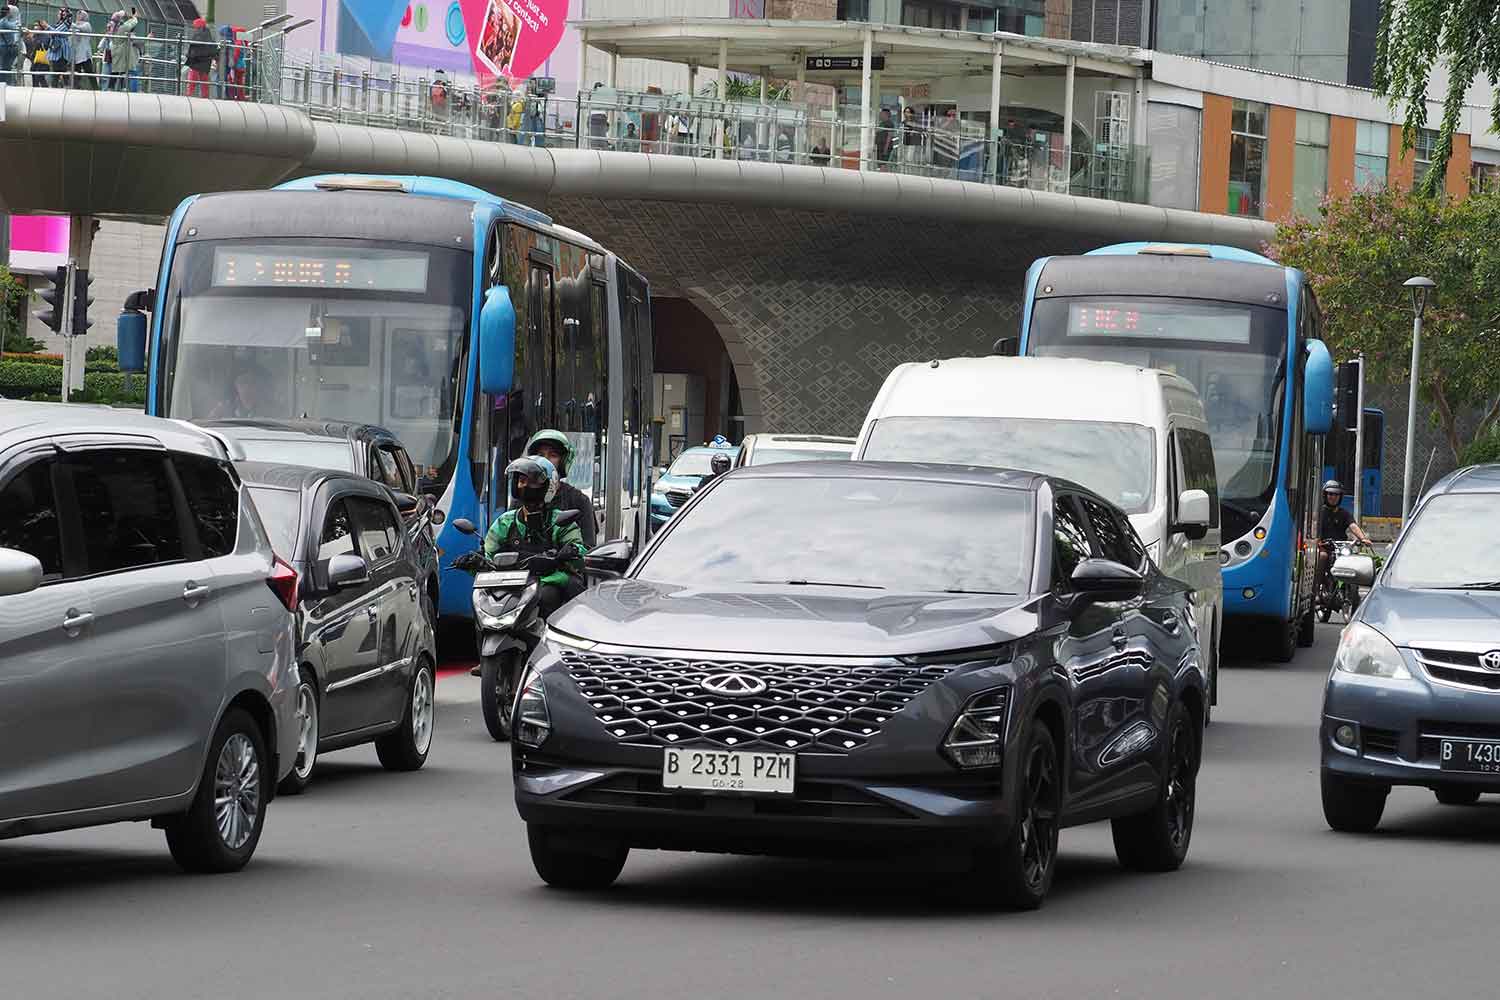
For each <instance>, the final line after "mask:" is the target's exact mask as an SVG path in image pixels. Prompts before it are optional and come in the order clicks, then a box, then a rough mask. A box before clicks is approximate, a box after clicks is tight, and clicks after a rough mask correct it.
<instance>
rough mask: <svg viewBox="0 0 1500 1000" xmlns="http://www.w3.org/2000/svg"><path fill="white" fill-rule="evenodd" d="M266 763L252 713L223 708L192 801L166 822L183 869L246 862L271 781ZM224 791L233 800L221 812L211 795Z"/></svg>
mask: <svg viewBox="0 0 1500 1000" xmlns="http://www.w3.org/2000/svg"><path fill="white" fill-rule="evenodd" d="M269 762H270V758H269V757H268V756H267V755H266V742H265V737H264V736H263V735H262V733H261V731H260V726H258V725H256V723H255V720H254V719H252V718H251V717H250V714H249V713H248V712H246V711H245V710H244V709H241V708H231V709H230V710H229V711H228V712H225V713H224V718H223V719H221V720H219V727H218V729H216V730H214V736H213V739H211V740H209V743H208V759H207V761H206V762H205V763H204V765H203V775H202V777H201V778H199V780H198V792H197V794H196V795H194V796H193V803H192V805H190V806H189V807H188V811H187V812H185V813H183V814H182V815H181V816H174V817H172V818H171V819H169V820H168V821H167V822H166V823H165V824H164V829H165V831H166V834H167V847H168V848H169V849H170V850H171V851H172V858H173V859H174V860H175V861H176V862H177V863H178V864H179V865H180V866H182V868H183V870H184V871H189V872H203V873H209V872H233V871H239V870H240V869H241V868H243V867H245V865H246V864H247V863H248V862H249V861H250V857H251V856H252V855H253V854H254V853H255V845H256V844H258V843H260V834H261V830H262V829H263V828H264V827H265V823H266V803H267V802H268V801H269V800H270V798H271V783H272V782H273V781H274V780H275V776H274V775H272V773H271V771H270V769H269V768H268V766H267V765H268V764H269ZM222 796H228V797H230V798H231V799H232V801H231V802H230V803H229V804H228V805H226V806H225V807H224V810H223V814H222V815H221V814H220V810H219V809H217V808H216V806H215V800H216V799H218V798H220V797H222ZM221 821H222V824H223V825H222V829H221ZM247 821H248V827H247V826H246V823H247Z"/></svg>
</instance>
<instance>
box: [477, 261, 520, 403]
mask: <svg viewBox="0 0 1500 1000" xmlns="http://www.w3.org/2000/svg"><path fill="white" fill-rule="evenodd" d="M515 369H516V307H515V306H513V305H511V302H510V289H508V288H506V287H505V286H504V285H495V286H494V287H493V288H491V289H490V290H489V291H487V292H485V293H484V305H483V306H482V307H481V308H480V310H479V390H480V391H481V392H484V393H487V394H489V395H491V396H501V395H504V394H505V393H507V392H510V390H511V382H512V381H513V380H514V377H515Z"/></svg>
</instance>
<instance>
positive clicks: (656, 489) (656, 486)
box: [651, 479, 667, 494]
mask: <svg viewBox="0 0 1500 1000" xmlns="http://www.w3.org/2000/svg"><path fill="white" fill-rule="evenodd" d="M651 492H652V493H653V494H656V493H666V492H667V483H666V480H664V479H658V480H657V481H656V482H655V483H653V484H652V485H651Z"/></svg>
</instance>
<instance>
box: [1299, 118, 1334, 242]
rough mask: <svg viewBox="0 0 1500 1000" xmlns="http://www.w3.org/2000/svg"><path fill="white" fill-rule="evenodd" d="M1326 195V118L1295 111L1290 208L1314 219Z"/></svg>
mask: <svg viewBox="0 0 1500 1000" xmlns="http://www.w3.org/2000/svg"><path fill="white" fill-rule="evenodd" d="M1327 193H1328V116H1327V115H1322V114H1318V113H1317V112H1316V111H1299V112H1297V149H1296V157H1295V161H1294V164H1293V168H1292V209H1293V211H1295V212H1296V213H1297V214H1298V215H1305V216H1307V217H1309V218H1314V219H1315V218H1317V217H1318V216H1319V215H1320V214H1321V213H1322V205H1323V196H1324V195H1325V194H1327Z"/></svg>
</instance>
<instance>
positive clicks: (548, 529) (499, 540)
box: [484, 456, 588, 612]
mask: <svg viewBox="0 0 1500 1000" xmlns="http://www.w3.org/2000/svg"><path fill="white" fill-rule="evenodd" d="M505 477H506V479H508V480H510V482H511V492H512V493H513V494H514V495H515V497H516V499H517V500H518V501H520V505H519V506H518V507H515V508H514V509H512V510H507V511H506V512H505V513H503V514H501V515H500V516H499V517H497V518H495V521H494V523H493V524H491V525H490V529H489V531H487V532H485V534H484V554H485V555H486V556H493V555H495V554H496V553H497V552H520V553H521V554H522V557H523V558H528V557H529V558H533V559H535V558H539V557H540V558H545V556H544V554H545V553H548V552H554V553H556V559H555V565H554V568H553V569H551V570H550V571H549V572H547V573H545V574H543V575H542V576H541V577H539V579H538V582H539V583H541V585H542V586H543V587H544V588H549V587H555V588H558V590H559V591H561V593H556V594H546V593H544V594H543V601H542V603H543V605H544V608H543V610H544V612H550V611H551V610H552V609H551V608H547V607H546V605H548V604H552V603H553V601H554V600H555V601H556V604H557V605H561V604H562V603H563V601H564V600H566V599H567V598H569V597H574V596H577V595H578V594H580V593H582V592H583V589H584V585H585V579H584V569H583V554H584V553H585V552H586V551H588V550H587V548H586V546H585V545H584V542H583V534H582V533H581V532H580V531H579V529H578V525H577V524H576V523H569V524H561V525H560V524H558V523H557V516H558V509H557V506H556V499H557V492H558V484H559V479H558V475H557V469H556V467H555V466H553V464H552V463H551V462H549V461H548V460H547V459H545V458H542V457H540V456H527V457H525V458H518V459H516V460H515V461H514V462H512V463H510V465H508V466H506V468H505Z"/></svg>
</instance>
